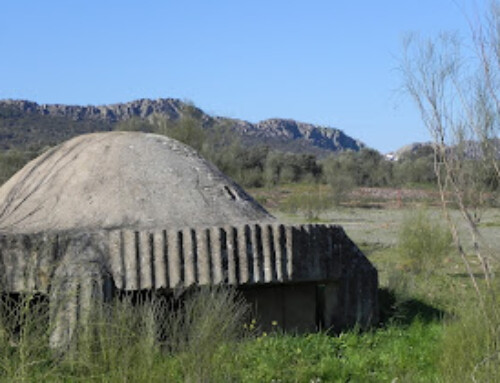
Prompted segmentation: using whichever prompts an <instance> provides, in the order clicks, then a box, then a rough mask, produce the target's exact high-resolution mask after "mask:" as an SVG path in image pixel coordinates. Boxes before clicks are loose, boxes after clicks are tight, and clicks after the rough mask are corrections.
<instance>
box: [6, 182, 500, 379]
mask: <svg viewBox="0 0 500 383" xmlns="http://www.w3.org/2000/svg"><path fill="white" fill-rule="evenodd" d="M250 192H251V194H253V195H254V197H255V198H256V199H257V200H259V201H261V202H262V203H264V205H266V207H268V208H269V209H270V210H271V212H272V213H273V214H275V215H277V216H278V217H279V218H280V220H282V221H284V222H288V223H299V222H307V221H316V222H318V221H319V222H328V223H336V224H339V225H342V226H343V227H344V229H345V231H346V232H347V234H348V235H349V236H350V237H351V238H352V239H353V240H354V242H355V243H356V244H357V245H358V246H359V247H360V248H361V249H362V250H363V251H364V252H365V254H366V255H367V256H368V257H369V259H370V260H371V261H372V262H373V263H374V264H375V265H376V266H377V268H378V270H379V276H380V283H381V290H380V303H381V319H382V321H381V323H380V326H379V327H378V328H374V329H372V330H370V331H366V332H359V331H357V330H356V329H353V330H352V331H350V332H346V333H342V334H340V335H339V336H332V335H329V334H327V333H326V332H321V333H317V334H309V335H294V334H283V333H281V332H280V331H279V329H276V331H274V332H271V333H263V332H261V331H259V323H255V321H254V320H252V318H251V317H249V316H248V315H246V314H245V306H244V305H243V304H242V302H240V301H237V303H233V299H234V294H233V293H232V292H230V291H224V290H215V291H214V290H212V291H203V292H201V293H200V294H199V295H194V296H193V297H191V298H190V299H188V303H187V305H186V306H185V307H183V308H182V309H181V310H180V311H177V312H176V313H175V314H166V315H165V321H164V323H163V324H162V329H161V331H162V333H163V334H166V339H168V340H164V341H162V342H158V341H157V340H155V339H156V335H157V334H158V331H159V329H158V328H156V327H155V324H154V323H153V322H152V321H151V318H152V316H153V313H154V311H155V310H159V309H162V305H163V304H164V303H162V302H156V301H154V302H149V303H146V304H144V305H140V306H139V307H136V308H135V309H134V310H130V309H128V308H127V306H126V305H122V304H117V305H116V306H115V307H113V308H111V309H112V310H114V315H115V316H114V317H115V318H117V319H116V320H114V322H113V323H112V325H110V324H109V323H106V318H104V317H99V316H98V317H96V318H95V320H94V321H93V327H92V328H91V329H85V330H84V331H82V332H81V334H80V342H79V346H78V347H77V348H75V349H74V350H71V351H70V352H69V353H67V354H65V355H62V356H61V355H54V354H53V353H51V352H50V350H48V349H47V347H46V340H47V339H46V329H44V328H43V327H41V326H40V323H41V321H42V319H43V318H41V317H42V316H43V315H46V314H47V313H46V312H43V311H39V312H36V313H33V312H31V311H30V310H29V307H30V301H27V302H25V304H24V305H22V306H20V307H19V309H20V311H19V313H18V316H17V318H18V319H20V320H21V322H22V323H23V324H24V326H23V327H22V330H21V331H20V332H17V335H15V336H12V335H11V333H10V332H9V331H11V330H12V322H11V319H12V317H9V316H5V315H4V316H3V317H2V318H1V319H2V322H3V325H2V326H0V381H5V382H7V381H8V382H12V381H22V382H41V381H46V382H55V381H61V382H63V381H64V382H69V381H71V382H73V381H82V382H83V381H85V382H87V381H95V382H124V381H131V382H132V381H133V382H165V381H168V382H222V381H228V382H229V381H231V382H457V381H473V378H474V379H476V380H477V381H498V380H497V378H499V375H498V370H499V367H498V365H499V363H498V355H497V354H495V350H496V348H492V350H493V352H490V353H489V354H488V352H487V351H488V350H489V349H490V348H491V344H492V343H495V342H497V339H496V338H494V339H492V338H491V336H490V335H491V332H485V331H484V328H482V322H481V321H477V320H476V318H477V316H478V315H477V311H476V310H475V305H476V298H475V295H474V293H473V289H472V286H471V281H470V278H469V277H468V276H467V273H466V270H465V268H464V266H463V264H462V263H461V261H460V259H459V257H458V256H457V255H456V254H455V251H454V249H453V246H452V245H451V238H450V236H449V233H448V231H447V226H446V222H445V221H444V219H443V218H442V217H443V216H442V212H441V211H440V208H439V204H438V201H437V199H436V194H435V192H434V191H433V190H430V189H426V190H419V191H402V192H401V191H398V190H395V189H358V190H355V191H354V192H353V193H352V194H351V195H350V197H349V198H348V199H347V200H345V201H343V202H342V203H341V204H340V206H337V205H335V204H332V203H330V202H329V201H330V198H329V195H328V189H327V188H326V187H323V186H317V185H306V184H302V185H297V184H295V185H289V186H280V187H275V188H268V189H264V188H260V189H254V190H250ZM452 216H453V217H455V218H458V212H457V211H453V212H452ZM462 229H463V230H465V228H462ZM480 229H481V230H482V233H483V235H484V236H485V237H486V238H487V239H488V240H489V241H490V243H491V244H492V245H493V249H492V250H493V251H496V252H497V253H500V243H498V241H495V238H496V235H497V233H498V230H499V229H500V210H499V209H497V208H493V207H490V208H488V209H486V210H485V211H483V212H482V213H481V220H480ZM465 246H466V249H469V248H470V246H471V244H470V243H466V244H465ZM467 251H468V250H467ZM470 260H471V262H472V264H473V267H475V268H477V270H474V271H477V272H479V267H478V264H477V263H476V261H475V259H474V257H472V256H471V258H470ZM479 282H480V283H482V281H481V280H480V281H479ZM108 310H109V308H108ZM3 312H4V313H5V311H3ZM9 321H10V322H9ZM488 334H490V335H488ZM485 355H486V356H487V357H488V358H489V359H488V358H485Z"/></svg>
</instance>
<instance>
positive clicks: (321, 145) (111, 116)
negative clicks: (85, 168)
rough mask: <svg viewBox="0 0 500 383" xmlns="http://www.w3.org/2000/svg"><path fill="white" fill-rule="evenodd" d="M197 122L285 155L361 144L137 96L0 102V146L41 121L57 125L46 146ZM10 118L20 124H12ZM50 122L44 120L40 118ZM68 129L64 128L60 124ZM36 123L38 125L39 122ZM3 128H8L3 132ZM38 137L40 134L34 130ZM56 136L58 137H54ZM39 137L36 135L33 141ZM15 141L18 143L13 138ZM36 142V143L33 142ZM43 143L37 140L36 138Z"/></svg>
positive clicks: (306, 127)
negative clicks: (160, 121)
mask: <svg viewBox="0 0 500 383" xmlns="http://www.w3.org/2000/svg"><path fill="white" fill-rule="evenodd" d="M193 112H194V114H195V115H196V116H197V118H199V120H200V121H201V124H202V126H203V127H204V128H208V127H210V126H214V125H215V124H217V123H225V124H226V125H227V126H229V127H230V128H231V130H232V131H234V132H235V133H236V134H237V135H238V136H239V137H240V138H241V140H242V143H244V144H247V145H268V146H270V147H273V148H275V149H279V150H282V151H289V152H295V153H297V152H299V153H300V152H302V153H311V154H315V155H318V156H326V155H328V154H330V153H335V152H341V151H345V150H354V151H358V150H360V149H362V148H363V147H365V145H364V144H363V143H362V142H361V141H359V140H356V139H354V138H352V137H350V136H348V135H347V134H345V133H344V132H343V131H342V130H340V129H336V128H331V127H325V126H319V125H315V124H309V123H304V122H299V121H295V120H293V119H284V118H270V119H267V120H263V121H259V122H257V123H251V122H248V121H244V120H239V119H231V118H227V117H221V116H210V115H208V114H207V113H205V112H204V111H203V110H201V109H200V108H197V107H195V106H193V105H191V104H189V103H186V102H183V101H181V100H179V99H175V98H160V99H156V100H152V99H147V98H142V99H138V100H133V101H130V102H126V103H115V104H106V105H97V106H96V105H86V106H81V105H66V104H38V103H36V102H34V101H28V100H12V99H7V100H0V123H2V126H0V140H1V141H2V144H3V145H2V146H0V147H2V148H4V149H5V146H9V142H11V143H13V144H12V145H11V146H14V147H15V146H16V144H14V143H15V142H16V134H24V135H25V137H24V138H23V139H22V140H21V141H27V140H28V141H29V140H30V137H31V136H33V138H36V137H35V136H36V133H37V126H36V122H37V121H36V120H37V119H39V120H42V119H44V123H47V124H50V122H51V121H52V122H54V121H55V122H57V125H58V127H57V128H54V129H51V134H50V136H51V139H48V141H49V142H47V143H46V144H47V145H50V144H54V143H58V142H52V141H59V142H62V141H64V140H66V139H69V138H71V137H73V136H74V135H77V134H82V133H91V132H94V131H108V130H112V129H113V126H114V125H115V124H117V123H119V122H122V121H126V120H129V119H132V118H139V119H148V118H150V117H151V116H153V115H161V116H164V117H165V118H167V119H168V120H177V119H179V118H181V117H182V116H184V115H186V114H187V113H193ZM16 118H17V119H18V121H21V120H22V121H21V122H22V124H20V123H18V124H16ZM47 119H48V120H50V121H45V120H47ZM65 120H66V121H67V122H68V126H69V128H68V129H66V130H67V131H62V130H61V129H63V130H64V121H65ZM40 125H42V124H40ZM6 126H7V127H8V128H10V129H7V131H6V129H5V128H6ZM38 134H39V135H42V134H43V132H41V131H39V130H38ZM58 136H60V139H58ZM39 138H40V137H38V139H39ZM17 141H20V140H17ZM35 141H36V139H35ZM42 141H43V140H42Z"/></svg>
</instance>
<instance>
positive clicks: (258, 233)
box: [0, 224, 371, 292]
mask: <svg viewBox="0 0 500 383" xmlns="http://www.w3.org/2000/svg"><path fill="white" fill-rule="evenodd" d="M89 249H94V255H93V257H92V260H91V261H92V262H98V263H100V264H101V268H102V269H103V270H107V271H106V272H107V273H109V274H111V276H112V278H113V280H114V284H115V287H116V288H118V289H122V290H129V291H131V290H142V289H160V288H167V289H175V288H186V287H189V286H192V285H217V284H230V285H250V284H264V283H265V284H268V283H271V284H272V283H283V282H287V283H295V282H308V281H319V282H320V281H332V280H339V279H340V277H341V275H342V273H345V272H347V269H349V264H350V263H353V262H359V260H361V261H363V262H364V263H366V264H367V265H369V262H368V261H367V260H366V258H365V257H364V256H363V255H362V254H361V253H360V252H359V250H358V249H357V247H356V246H355V245H354V244H353V243H352V242H351V241H350V240H349V238H348V237H347V236H346V235H345V233H344V231H343V229H342V228H341V227H339V226H333V225H296V226H289V225H282V224H253V225H241V226H227V227H209V228H185V229H179V230H154V231H134V230H113V231H102V232H97V233H96V232H94V233H80V234H74V233H59V234H37V235H23V234H18V235H13V234H11V235H0V274H1V277H2V279H1V282H2V289H3V290H5V291H12V292H22V291H40V292H47V291H48V289H49V286H50V280H51V278H52V275H53V274H54V270H55V268H57V267H59V266H58V264H59V263H60V262H62V261H64V262H70V263H72V262H73V263H75V264H78V263H81V262H84V261H85V259H83V257H82V255H81V254H83V253H84V252H85V253H88V252H89ZM86 258H89V256H86ZM356 259H358V261H356ZM89 261H90V259H89ZM370 267H371V265H370ZM343 269H346V270H344V271H343Z"/></svg>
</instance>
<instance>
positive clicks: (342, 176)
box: [0, 107, 499, 202]
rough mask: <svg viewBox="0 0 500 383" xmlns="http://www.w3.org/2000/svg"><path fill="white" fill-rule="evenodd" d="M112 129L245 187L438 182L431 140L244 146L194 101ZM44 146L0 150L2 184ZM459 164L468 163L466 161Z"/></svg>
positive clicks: (491, 186)
mask: <svg viewBox="0 0 500 383" xmlns="http://www.w3.org/2000/svg"><path fill="white" fill-rule="evenodd" d="M114 129H115V130H128V131H143V132H150V133H156V134H162V135H166V136H169V137H172V138H175V139H177V140H179V141H181V142H184V143H186V144H188V145H190V146H192V147H193V148H195V149H196V150H197V151H198V152H199V153H200V154H201V155H202V156H203V157H205V158H207V159H208V160H209V161H211V162H212V163H214V164H215V165H216V166H217V167H218V168H219V169H220V170H221V171H222V172H224V173H225V174H227V175H228V176H230V177H231V178H233V179H234V180H235V181H236V182H238V183H239V184H241V185H242V186H244V187H256V188H258V187H272V186H276V185H282V184H289V183H301V182H302V183H323V184H328V185H330V187H331V189H332V191H333V195H334V196H335V198H337V199H338V202H339V201H340V199H342V198H343V196H345V195H346V194H347V193H348V192H349V191H350V190H352V189H353V188H355V187H403V186H411V187H415V186H417V187H418V186H424V185H432V184H435V182H436V175H435V171H434V169H435V168H434V151H433V149H432V147H430V146H422V147H420V148H418V149H417V150H415V151H413V152H408V153H406V154H404V155H403V156H402V157H401V158H399V159H398V161H388V160H386V159H385V158H384V156H382V155H381V154H380V153H378V152H377V151H375V150H373V149H366V148H365V149H362V150H360V151H359V152H354V151H345V152H341V153H334V154H332V155H331V156H329V157H328V158H322V159H319V158H316V157H315V156H314V155H311V154H297V153H284V152H280V151H277V150H273V149H271V148H269V147H266V146H244V145H242V144H241V142H240V140H239V138H238V136H237V135H236V134H235V133H234V132H233V131H232V129H231V126H230V125H228V124H227V123H224V122H222V123H220V124H215V125H214V124H204V121H203V120H202V115H201V114H200V113H199V111H198V109H196V108H194V107H193V108H192V109H188V110H187V111H186V113H185V115H184V116H183V117H182V118H180V119H178V120H168V119H166V118H165V117H162V116H153V117H151V118H149V119H147V120H144V119H138V118H137V119H130V120H127V121H124V122H121V123H118V124H117V125H115V126H114ZM43 150H44V149H43V148H38V149H37V148H30V150H24V151H23V150H19V149H16V150H12V149H11V150H6V151H5V150H4V151H0V184H2V183H4V182H5V181H6V180H7V179H8V178H9V177H11V176H12V175H13V174H14V173H15V172H16V171H17V170H18V169H20V168H21V167H22V166H24V164H25V163H26V162H28V161H29V160H30V159H32V158H34V157H35V156H37V155H38V154H40V153H41V152H42V151H43ZM462 166H467V162H466V161H465V162H463V163H462ZM470 178H471V180H473V181H474V182H475V183H476V184H478V185H481V188H482V189H488V190H495V189H497V188H498V187H499V185H498V183H492V182H491V180H492V179H493V180H494V179H495V177H491V170H488V169H483V170H482V171H481V172H478V171H477V169H476V167H475V166H471V172H470Z"/></svg>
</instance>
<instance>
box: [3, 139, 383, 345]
mask: <svg viewBox="0 0 500 383" xmlns="http://www.w3.org/2000/svg"><path fill="white" fill-rule="evenodd" d="M0 262H1V263H0V282H1V287H2V291H3V292H5V293H7V294H10V293H11V294H20V293H36V294H42V295H46V296H48V297H49V300H50V302H49V305H50V321H51V323H52V326H51V329H52V330H51V331H52V333H51V345H52V346H53V347H63V346H66V345H68V344H69V343H70V342H71V338H72V336H73V333H74V330H75V328H76V325H77V323H78V322H79V321H82V320H84V318H85V315H84V313H85V312H86V310H88V309H89V308H90V307H91V306H92V304H93V302H99V301H107V300H109V299H112V297H113V296H114V295H115V293H116V291H125V292H127V291H128V292H133V291H144V290H152V291H182V290H183V289H189V288H191V287H193V286H204V285H232V286H236V288H238V289H239V290H240V291H241V292H242V294H243V295H244V296H245V298H246V299H247V300H248V301H249V302H251V303H252V304H253V305H254V307H256V309H257V311H258V314H259V316H260V319H261V322H262V323H263V325H264V326H265V325H266V324H267V325H270V323H271V321H278V323H279V325H280V327H282V328H283V329H285V330H292V331H314V330H315V329H317V328H318V327H322V328H334V329H337V330H338V329H342V328H345V327H347V326H352V325H355V324H358V325H360V326H362V327H365V326H369V325H370V324H373V323H375V322H376V321H377V318H378V300H377V293H378V291H377V288H378V281H377V271H376V269H375V268H374V267H373V266H372V265H371V264H370V262H369V261H368V260H367V259H366V257H365V256H364V255H363V254H362V253H361V252H360V250H359V249H358V248H357V247H356V246H355V244H354V243H352V241H351V240H350V239H349V238H348V237H347V235H346V234H345V233H344V231H343V230H342V228H341V227H339V226H335V225H284V224H282V223H280V222H278V221H277V220H276V219H275V218H274V217H272V216H271V215H270V214H269V213H268V212H267V211H265V209H264V208H262V207H261V206H260V205H259V204H257V203H256V202H255V201H254V200H253V199H252V198H251V197H250V196H249V195H248V194H246V193H245V192H244V191H243V190H242V189H241V188H240V187H239V186H238V185H236V184H235V183H234V182H233V181H231V180H230V179H228V178H227V177H226V176H224V175H223V174H222V173H221V172H220V171H218V170H217V169H216V168H215V167H214V166H213V165H211V164H210V163H208V162H207V161H205V160H204V159H203V158H201V157H200V156H199V155H198V154H197V153H196V152H195V151H194V150H192V149H191V148H189V147H187V146H185V145H183V144H181V143H179V142H177V141H175V140H173V139H170V138H167V137H163V136H158V135H154V134H145V133H136V132H134V133H132V132H111V133H95V134H89V135H83V136H79V137H76V138H74V139H71V140H69V141H67V142H65V143H63V144H61V145H59V146H58V147H56V148H53V149H51V150H49V151H48V152H46V153H44V154H43V155H41V156H40V157H38V158H36V159H35V160H33V161H32V162H30V163H29V164H27V165H26V166H25V167H24V168H23V169H21V170H20V171H19V172H18V173H16V174H15V175H14V176H13V177H12V178H11V179H10V180H9V181H8V182H7V183H6V184H4V185H3V186H2V187H1V188H0Z"/></svg>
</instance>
